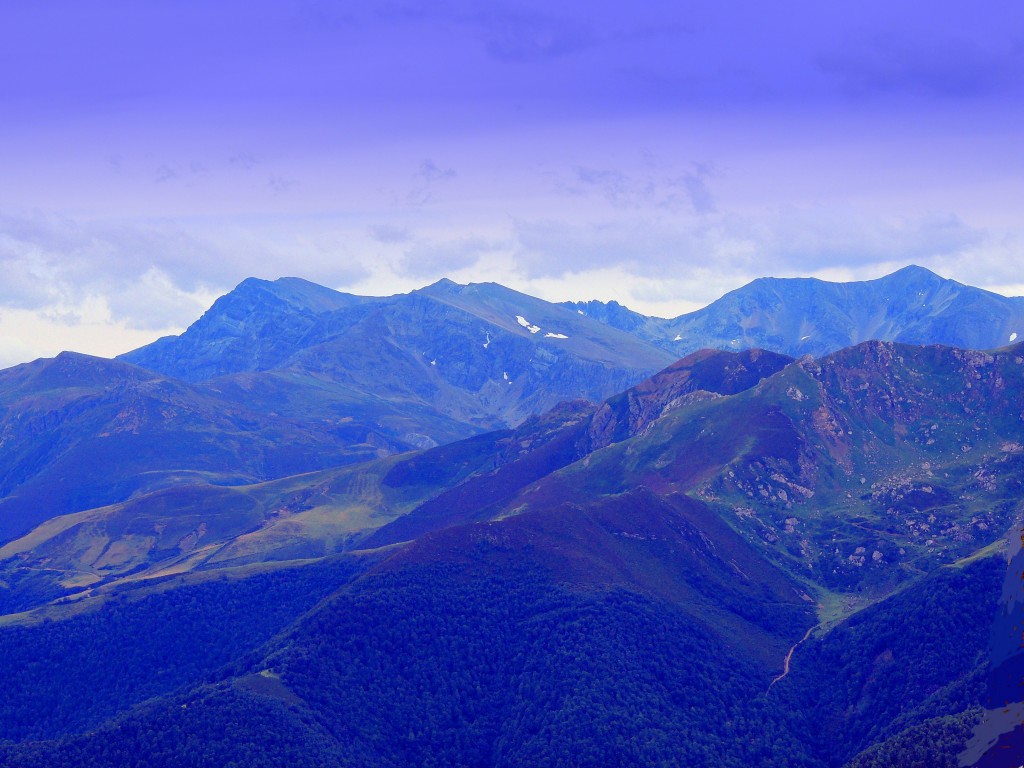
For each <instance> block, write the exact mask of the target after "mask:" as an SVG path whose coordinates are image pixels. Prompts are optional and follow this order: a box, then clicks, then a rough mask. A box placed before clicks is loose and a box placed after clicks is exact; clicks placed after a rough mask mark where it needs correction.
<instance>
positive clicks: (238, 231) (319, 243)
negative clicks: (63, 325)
mask: <svg viewBox="0 0 1024 768" xmlns="http://www.w3.org/2000/svg"><path fill="white" fill-rule="evenodd" d="M291 228H292V229H293V230H297V231H300V232H305V234H304V235H302V236H294V237H290V238H289V237H288V236H287V234H288V228H285V230H284V234H282V233H281V231H279V230H278V231H275V233H274V234H273V235H270V234H267V233H266V232H262V231H260V230H258V229H253V228H243V227H240V226H239V224H238V223H237V222H235V223H232V224H231V225H228V224H226V223H224V222H200V223H198V224H186V223H182V222H174V221H152V220H140V221H134V222H120V221H87V220H75V219H70V218H67V217H61V216H53V215H44V214H31V215H22V216H13V215H0V270H2V273H3V275H4V279H3V280H2V281H0V309H2V308H4V307H7V308H19V309H27V310H33V311H37V312H46V313H50V315H52V316H53V317H54V318H55V319H57V315H58V314H59V315H62V318H59V319H61V320H62V321H63V322H74V321H75V317H74V313H75V312H76V311H77V309H76V308H77V307H79V306H81V305H82V303H83V302H86V301H88V300H90V299H91V298H94V297H104V299H105V301H106V304H107V306H108V308H109V312H110V315H111V319H112V320H113V321H123V322H125V323H126V324H127V325H128V326H129V327H132V328H145V329H152V328H167V327H170V326H182V325H187V324H189V323H191V322H192V321H193V320H195V319H196V318H197V317H198V315H199V314H200V313H201V312H202V310H203V309H204V308H205V302H206V301H207V300H208V299H209V298H210V296H211V295H212V296H216V295H217V294H218V293H222V292H224V291H227V290H229V289H230V288H232V287H233V286H234V285H236V284H237V283H238V282H240V281H241V280H242V279H244V278H245V277H249V276H254V275H255V276H261V277H269V278H276V277H280V276H282V275H287V274H294V273H295V272H296V270H298V271H299V272H301V273H303V274H302V275H301V276H304V277H307V278H309V279H313V280H318V281H321V282H324V283H326V284H329V285H345V284H348V283H350V282H353V281H356V280H358V279H361V278H362V277H364V276H365V275H366V274H368V272H367V269H366V267H365V266H364V265H363V264H362V263H361V262H359V261H358V260H356V259H352V258H350V257H348V255H347V253H346V249H345V246H344V240H345V238H346V234H345V233H340V232H339V233H335V232H332V231H331V229H330V227H329V226H328V225H325V224H324V223H323V222H315V223H314V225H310V224H309V222H302V221H297V222H294V223H293V224H292V227H291ZM297 264H301V265H302V266H296V265H297ZM68 313H71V314H68Z"/></svg>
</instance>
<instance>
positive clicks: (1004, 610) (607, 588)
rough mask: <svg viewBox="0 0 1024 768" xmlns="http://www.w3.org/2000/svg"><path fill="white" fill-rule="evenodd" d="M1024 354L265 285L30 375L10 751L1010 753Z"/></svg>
mask: <svg viewBox="0 0 1024 768" xmlns="http://www.w3.org/2000/svg"><path fill="white" fill-rule="evenodd" d="M1018 333H1020V334H1024V298H1006V297H1002V296H998V295H996V294H992V293H988V292H986V291H982V290H980V289H976V288H972V287H969V286H965V285H962V284H959V283H956V282H954V281H951V280H946V279H943V278H941V277H939V276H937V275H935V274H933V273H931V272H929V271H927V270H925V269H922V268H919V267H907V268H905V269H903V270H900V271H899V272H896V273H894V274H892V275H889V276H887V277H883V278H881V279H878V280H872V281H867V282H861V283H846V284H839V283H826V282H822V281H819V280H812V279H762V280H757V281H755V282H753V283H751V284H750V285H747V286H745V287H743V288H740V289H738V290H736V291H733V292H732V293H730V294H727V295H726V296H724V297H722V298H721V299H719V300H718V301H716V302H714V303H713V304H711V305H710V306H708V307H707V308H705V309H702V310H700V311H698V312H694V313H691V314H688V315H683V316H680V317H677V318H674V319H661V318H652V317H645V316H643V315H640V314H637V313H635V312H632V311H630V310H628V309H626V308H625V307H622V306H620V305H618V304H616V303H614V302H611V303H608V304H604V303H600V302H581V303H565V304H551V303H548V302H545V301H542V300H540V299H536V298H533V297H530V296H526V295H524V294H520V293H517V292H515V291H512V290H509V289H507V288H504V287H502V286H499V285H495V284H471V285H466V286H462V285H458V284H456V283H453V282H451V281H448V280H442V281H441V282H439V283H436V284H434V285H431V286H428V287H426V288H423V289H421V290H418V291H413V292H412V293H410V294H405V295H398V296H392V297H387V298H370V297H362V296H352V295H347V294H342V293H338V292H335V291H333V290H330V289H328V288H324V287H321V286H318V285H314V284H312V283H309V282H306V281H304V280H301V279H298V278H282V279H280V280H276V281H274V282H268V281H263V280H257V279H248V280H246V281H244V282H243V283H241V284H240V285H239V286H238V287H237V288H236V289H235V290H234V291H232V292H231V293H229V294H227V295H226V296H223V297H222V298H220V299H218V300H217V302H216V303H214V305H213V306H212V307H211V308H210V309H209V310H208V311H207V312H206V314H204V315H203V316H202V317H201V318H200V319H199V320H198V321H196V322H195V323H194V324H193V325H192V326H191V327H190V328H189V329H188V330H187V331H185V332H184V333H183V334H181V335H180V336H176V337H168V338H164V339H160V340H158V341H156V342H154V343H153V344H150V345H148V346H146V347H143V348H141V349H137V350H135V351H133V352H129V353H128V354H126V355H122V356H121V357H120V358H118V359H116V360H107V359H101V358H94V357H88V356H85V355H80V354H75V353H63V354H61V355H59V356H57V357H56V358H54V359H50V360H37V361H35V362H32V363H28V364H25V365H20V366H16V367H14V368H9V369H7V370H4V371H0V614H2V615H0V679H3V681H4V683H5V684H4V685H3V686H0V764H2V765H5V766H8V765H9V766H17V767H26V768H27V767H28V766H32V767H35V766H40V767H41V766H64V765H67V766H71V765H74V766H137V765H147V766H178V765H191V766H238V767H240V768H241V767H245V768H248V767H249V766H281V765H288V766H382V767H383V766H535V765H551V766H619V765H621V766H627V765H628V766H670V765H671V766H676V765H679V766H736V767H739V766H778V767H782V766H801V767H806V768H812V767H813V768H826V767H828V768H833V767H834V768H840V767H842V766H848V767H849V768H855V767H856V768H868V767H869V766H957V765H978V766H989V765H991V766H1000V765H1009V764H1010V763H1006V762H999V761H1000V760H1004V759H1006V758H1007V757H1008V756H1010V755H1011V754H1013V755H1015V754H1016V752H1014V750H1015V749H1019V747H1020V745H1021V743H1024V739H1022V734H1024V728H1022V727H1021V726H1020V718H1018V719H1016V720H1015V719H1014V717H1008V716H1005V713H1004V715H1003V716H1002V720H1000V717H1001V716H1000V714H999V713H1000V712H1002V711H1003V710H1004V709H1005V710H1006V712H1010V711H1012V707H1011V706H1010V702H1012V701H1014V700H1015V697H1017V698H1019V697H1020V689H1019V686H1008V685H1007V684H1006V681H1007V680H1011V679H1012V680H1015V681H1019V680H1020V679H1022V675H1024V654H1021V653H1020V649H1019V647H1018V646H1017V645H1016V644H1014V645H1013V646H1012V647H1011V648H1009V650H1006V648H1005V647H1004V646H1005V643H1002V644H1001V641H1000V638H1002V639H1003V640H1005V638H1006V637H1011V636H1013V633H1014V632H1019V629H1018V628H1017V625H1015V624H1014V622H1018V623H1019V621H1020V618H1021V617H1020V616H1019V615H1018V614H1019V613H1020V610H1021V601H1020V600H1019V599H1016V598H1015V595H1017V594H1018V593H1019V591H1020V579H1019V573H1017V571H1015V570H1014V568H1017V570H1019V565H1020V561H1021V557H1020V556H1019V555H1018V556H1016V557H1015V558H1014V559H1013V561H1012V562H1013V563H1016V564H1017V565H1016V566H1014V568H1008V566H1007V558H1008V555H1013V554H1014V553H1015V551H1016V550H1013V549H1011V550H1010V551H1009V552H1007V549H1006V542H1007V541H1008V540H1009V541H1010V542H1011V543H1012V542H1014V536H1017V538H1019V530H1020V525H1021V519H1022V512H1024V343H1022V344H1018V343H1016V342H1017V336H1018ZM1021 341H1022V342H1024V336H1022V338H1021ZM1013 611H1016V612H1017V613H1013ZM1004 636H1005V637H1004ZM1000 649H1002V650H1000ZM1018 706H1019V705H1018ZM1013 764H1014V765H1016V764H1017V763H1016V762H1014V763H1013Z"/></svg>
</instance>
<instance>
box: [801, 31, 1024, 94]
mask: <svg viewBox="0 0 1024 768" xmlns="http://www.w3.org/2000/svg"><path fill="white" fill-rule="evenodd" d="M817 65H818V67H819V68H820V69H821V71H822V72H824V73H825V74H826V75H829V76H830V77H832V78H834V80H835V81H836V82H837V83H838V84H839V86H840V88H841V89H842V90H843V91H845V92H846V93H848V94H851V95H854V96H867V95H870V94H876V93H880V94H885V93H908V92H909V93H918V94H922V95H926V96H937V97H940V98H947V99H964V98H976V97H980V96H985V95H988V94H991V93H998V92H1002V91H1005V90H1006V89H1008V88H1012V89H1016V90H1019V89H1020V86H1021V85H1022V83H1024V78H1022V77H1021V75H1020V73H1021V71H1022V70H1024V51H1022V50H1021V49H1020V46H1019V44H1018V45H1012V44H1009V45H1005V44H1004V41H993V40H991V39H986V40H984V41H973V40H969V39H967V38H966V37H959V36H952V35H950V34H949V33H948V32H947V33H946V34H945V35H944V36H939V37H935V36H931V35H916V34H915V35H913V36H911V35H907V34H903V35H898V36H897V35H894V34H878V35H874V36H873V37H871V38H870V39H867V40H861V44H859V45H856V46H849V47H846V48H845V49H843V50H838V51H832V52H828V53H825V54H821V55H819V56H818V58H817Z"/></svg>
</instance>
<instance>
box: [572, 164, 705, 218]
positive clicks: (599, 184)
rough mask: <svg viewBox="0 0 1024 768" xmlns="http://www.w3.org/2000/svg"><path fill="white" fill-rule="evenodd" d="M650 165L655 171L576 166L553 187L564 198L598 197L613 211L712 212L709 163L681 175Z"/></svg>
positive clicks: (672, 170)
mask: <svg viewBox="0 0 1024 768" xmlns="http://www.w3.org/2000/svg"><path fill="white" fill-rule="evenodd" d="M650 164H651V165H655V166H656V169H651V168H639V169H634V170H632V171H631V172H628V173H627V172H626V171H623V170H620V169H617V168H593V167H587V166H576V167H574V168H573V169H572V173H571V175H570V176H568V177H567V176H566V175H564V174H561V175H557V176H556V177H555V186H556V189H557V190H558V191H559V192H561V193H562V194H565V195H570V196H582V197H586V196H592V195H599V196H600V197H601V198H603V199H604V200H605V202H607V203H608V204H609V205H611V206H612V207H613V208H617V209H622V210H640V209H662V210H665V211H673V212H678V211H684V210H691V211H693V212H694V213H697V214H707V213H713V212H714V211H715V207H716V206H715V199H714V195H713V193H712V191H711V187H710V185H709V184H708V179H710V178H711V177H712V176H714V169H713V167H712V166H711V165H710V164H709V163H693V164H692V165H691V167H690V169H689V170H687V171H682V172H681V171H679V170H677V169H673V168H672V167H671V166H667V165H666V164H658V163H657V162H656V161H653V160H652V161H651V163H650Z"/></svg>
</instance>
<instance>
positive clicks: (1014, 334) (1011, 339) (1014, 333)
mask: <svg viewBox="0 0 1024 768" xmlns="http://www.w3.org/2000/svg"><path fill="white" fill-rule="evenodd" d="M1016 340H1017V332H1016V331H1014V332H1013V333H1011V334H1010V341H1016Z"/></svg>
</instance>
